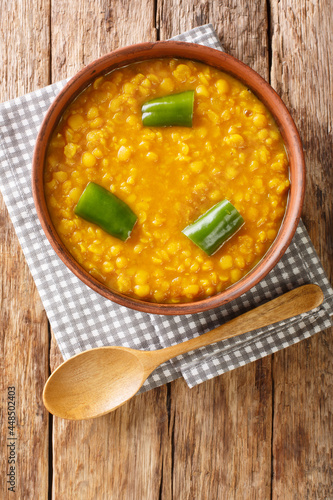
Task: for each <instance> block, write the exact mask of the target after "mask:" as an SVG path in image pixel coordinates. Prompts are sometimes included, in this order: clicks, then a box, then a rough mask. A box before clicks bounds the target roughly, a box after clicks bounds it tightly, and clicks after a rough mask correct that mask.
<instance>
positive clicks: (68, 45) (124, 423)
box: [51, 0, 171, 500]
mask: <svg viewBox="0 0 333 500" xmlns="http://www.w3.org/2000/svg"><path fill="white" fill-rule="evenodd" d="M74 18H75V26H74V30H73V19H74ZM155 39H156V30H155V27H154V4H153V1H150V0H140V1H136V2H112V3H110V2H108V1H106V0H105V1H104V0H100V1H99V2H93V1H86V0H80V1H77V2H73V3H71V2H67V1H65V0H62V1H57V2H54V3H53V7H52V79H53V81H56V80H59V79H61V78H65V77H67V76H71V75H72V74H74V73H75V72H76V71H77V70H79V69H80V68H81V67H82V66H83V65H85V64H87V63H89V62H90V61H92V60H93V59H95V58H96V57H98V56H100V55H102V54H104V53H107V52H109V51H110V50H112V49H115V48H117V47H118V46H124V45H129V44H131V43H137V42H139V41H144V40H146V41H152V40H155ZM61 361H62V359H61V355H60V353H59V351H58V348H57V347H56V345H55V342H54V341H53V347H52V351H51V364H52V368H53V369H54V368H55V367H56V366H57V365H58V364H59V363H60V362H61ZM166 408H167V388H166V387H162V388H159V389H156V390H154V391H150V392H149V393H146V394H142V395H140V396H137V397H136V398H134V399H133V400H132V401H131V402H130V403H129V404H128V405H126V406H124V407H122V408H119V409H118V410H117V411H116V412H114V413H112V414H110V415H107V416H105V417H102V418H100V419H96V420H90V421H85V422H69V421H65V420H61V419H58V418H54V420H53V422H54V427H53V464H54V471H53V488H52V496H53V498H54V499H59V498H84V499H85V500H89V499H95V498H98V500H104V499H107V500H109V499H110V498H112V499H119V498H121V499H124V500H125V499H133V500H134V499H137V498H142V499H148V498H149V499H150V498H151V499H157V498H159V495H160V492H163V493H164V498H165V499H168V498H171V497H170V481H169V482H168V481H167V480H166V476H165V474H164V473H163V471H164V470H168V469H169V470H170V465H169V466H168V462H169V457H170V456H171V449H170V445H169V443H170V439H169V436H168V418H167V409H166ZM64 478H66V479H65V480H64Z"/></svg>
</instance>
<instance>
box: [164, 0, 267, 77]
mask: <svg viewBox="0 0 333 500" xmlns="http://www.w3.org/2000/svg"><path fill="white" fill-rule="evenodd" d="M207 23H212V25H213V27H214V29H215V31H216V33H217V34H218V37H219V39H220V41H221V43H222V45H223V47H224V49H225V51H226V52H227V53H228V54H231V55H232V56H235V57H237V58H238V59H240V60H241V61H243V62H244V63H245V64H248V65H249V66H251V68H253V69H255V70H256V71H258V73H259V74H260V75H261V76H262V77H263V78H266V80H268V78H269V64H268V62H269V49H268V36H267V29H268V22H267V6H266V1H265V0H259V1H257V2H251V3H250V4H249V2H248V1H247V0H226V1H224V2H204V1H202V0H195V1H192V2H190V1H189V0H158V2H157V27H158V29H159V36H160V39H161V40H166V39H167V38H171V37H172V36H176V35H179V34H180V33H183V32H184V31H188V30H190V29H191V28H195V27H196V26H201V25H203V24H207Z"/></svg>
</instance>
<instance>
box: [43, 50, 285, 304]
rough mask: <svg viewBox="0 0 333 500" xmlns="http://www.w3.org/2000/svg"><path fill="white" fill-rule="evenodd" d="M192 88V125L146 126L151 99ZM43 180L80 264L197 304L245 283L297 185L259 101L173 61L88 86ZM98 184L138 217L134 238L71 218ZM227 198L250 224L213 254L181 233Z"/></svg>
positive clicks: (114, 284)
mask: <svg viewBox="0 0 333 500" xmlns="http://www.w3.org/2000/svg"><path fill="white" fill-rule="evenodd" d="M188 91H192V95H193V96H194V104H193V120H192V125H191V124H190V126H182V125H169V126H163V125H162V126H161V125H160V126H152V125H150V126H147V125H144V124H143V114H142V107H143V106H144V105H145V103H147V102H150V101H151V100H154V99H157V98H162V97H164V96H172V95H174V94H180V93H182V92H188ZM44 182H45V193H46V199H47V205H48V210H49V213H50V216H51V219H52V221H53V224H54V226H55V228H56V230H57V232H58V234H59V236H60V238H61V239H62V241H63V243H64V244H65V246H66V247H67V249H68V250H69V252H70V253H71V254H72V255H73V257H74V258H75V259H76V261H77V262H78V263H79V264H80V265H81V266H82V267H83V268H84V269H86V270H87V271H88V272H89V273H90V274H91V275H92V276H94V277H95V278H97V279H98V280H99V281H101V282H102V283H104V284H105V285H106V286H107V287H109V288H111V289H113V290H115V291H118V292H121V293H123V294H125V295H128V296H130V297H134V298H140V299H143V300H147V301H151V302H158V303H178V302H191V301H196V300H200V299H203V298H206V297H208V296H211V295H214V294H217V293H219V292H221V291H223V290H225V289H226V288H228V287H230V286H231V285H232V284H233V283H236V282H237V281H239V280H240V279H242V277H243V276H245V275H246V274H247V273H248V272H249V271H250V270H251V269H252V268H253V267H254V266H255V265H256V264H257V263H258V262H259V261H260V260H261V259H262V258H263V256H264V255H265V253H266V252H267V250H268V248H269V247H270V246H271V244H272V242H273V241H274V239H275V237H276V235H277V233H278V231H279V228H280V225H281V222H282V219H283V216H284V213H285V208H286V203H287V196H288V190H289V184H290V182H289V168H288V157H287V154H286V151H285V147H284V143H283V140H282V137H281V135H280V132H279V130H278V127H277V125H276V123H275V122H274V119H273V118H272V116H271V114H270V113H269V112H268V110H267V109H266V107H265V106H264V105H263V104H262V103H261V102H260V101H259V100H258V98H257V97H256V96H255V95H254V94H253V93H252V92H251V91H250V90H249V89H248V88H247V87H246V86H244V84H242V83H241V82H239V81H238V80H236V79H235V78H233V77H231V76H230V75H228V74H225V73H223V72H221V71H219V70H217V69H214V68H212V67H210V66H207V65H205V64H202V63H199V62H194V61H190V60H178V59H155V60H147V61H143V62H140V63H135V64H132V65H129V66H126V67H124V68H120V69H117V70H114V71H112V72H110V73H109V74H106V75H105V76H101V77H98V78H97V79H96V80H95V81H94V82H93V83H92V84H90V85H89V86H88V87H87V88H86V89H85V90H84V91H83V92H82V93H81V94H80V95H79V96H78V97H77V98H76V99H75V100H74V101H73V102H72V103H71V104H70V105H69V106H68V108H67V109H66V110H65V112H64V113H63V116H62V118H61V120H60V122H59V124H58V125H57V127H56V129H55V131H54V133H53V135H52V137H51V140H50V143H49V146H48V151H47V157H46V164H45V172H44ZM91 185H97V187H100V188H104V189H103V192H104V194H106V195H108V193H112V194H113V195H115V197H117V198H114V200H120V202H121V203H123V205H124V206H125V207H127V208H128V209H129V211H130V213H133V214H134V220H133V224H132V226H133V228H132V230H131V231H129V237H128V238H127V239H126V238H123V239H121V238H120V237H115V236H113V235H112V234H109V233H108V232H106V231H105V230H103V229H102V228H101V227H100V226H98V225H96V224H94V223H93V222H91V221H90V222H89V221H88V220H85V219H84V218H82V217H80V215H76V213H75V211H76V207H77V206H78V202H79V200H80V198H81V197H82V194H83V193H84V191H85V190H86V188H87V186H91ZM223 200H227V202H226V203H228V202H229V203H230V204H232V206H233V207H234V209H235V211H236V212H237V213H238V214H241V217H242V218H243V222H244V223H243V224H242V225H241V227H239V228H238V230H237V231H236V232H235V233H234V234H233V235H232V236H231V237H230V238H229V239H227V241H225V242H224V243H223V245H221V246H220V247H219V248H218V249H217V251H215V252H213V253H212V254H211V255H209V253H207V252H205V251H204V250H203V249H202V248H200V247H199V246H198V245H197V244H195V242H194V241H192V240H191V239H190V238H189V237H187V235H186V232H183V231H184V229H185V228H186V227H188V226H190V225H191V224H193V223H194V222H195V221H197V219H198V218H200V216H202V215H203V214H205V213H206V212H207V211H209V210H210V209H211V208H212V207H214V206H215V205H217V204H219V203H220V202H223ZM123 240H124V241H123Z"/></svg>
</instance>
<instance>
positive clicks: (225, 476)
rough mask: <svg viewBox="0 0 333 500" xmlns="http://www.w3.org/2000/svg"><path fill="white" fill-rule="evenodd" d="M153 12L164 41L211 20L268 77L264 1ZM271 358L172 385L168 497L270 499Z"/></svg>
mask: <svg viewBox="0 0 333 500" xmlns="http://www.w3.org/2000/svg"><path fill="white" fill-rule="evenodd" d="M157 13H158V20H157V24H158V27H159V34H160V38H161V39H167V38H170V37H172V36H174V35H177V34H179V33H180V32H182V31H187V30H189V29H191V28H194V27H195V26H198V25H202V24H206V23H209V22H210V23H212V24H213V26H214V28H215V29H216V31H217V33H218V35H219V38H220V40H221V42H222V44H223V46H224V48H225V50H226V52H228V53H230V54H232V55H234V56H236V57H238V58H239V59H241V60H242V61H244V62H245V63H247V64H249V65H250V66H251V67H252V68H253V69H255V70H256V71H258V72H259V73H260V74H261V75H262V76H263V77H264V78H266V79H268V78H269V51H268V36H267V28H268V21H267V8H266V2H264V1H259V2H251V5H250V6H249V5H248V2H247V1H246V0H242V1H236V0H229V1H226V2H223V4H222V2H201V1H194V2H189V1H178V0H171V1H170V0H168V1H166V0H165V1H164V0H159V2H158V9H157ZM271 358H272V357H268V358H265V359H263V360H260V361H257V362H256V363H252V364H250V365H247V366H245V367H243V368H241V369H238V370H235V371H234V372H231V373H227V374H225V375H222V376H221V377H218V378H217V379H214V380H212V381H209V382H206V383H204V384H202V385H200V386H199V387H196V388H194V389H192V390H191V391H189V390H188V388H187V386H186V385H185V383H184V381H181V380H179V381H176V382H175V383H173V384H171V387H170V402H171V416H170V428H171V431H170V433H171V437H172V443H171V445H172V449H173V454H172V456H173V462H172V484H173V491H172V492H173V498H181V499H188V500H192V499H194V498H195V499H199V498H200V499H201V498H202V499H204V498H205V499H206V498H207V499H208V498H214V499H220V498H221V499H222V498H228V499H239V498H247V499H250V498H256V499H258V498H260V499H267V498H269V497H270V488H271V426H272V399H271V395H272V380H271Z"/></svg>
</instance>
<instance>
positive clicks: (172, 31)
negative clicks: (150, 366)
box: [0, 0, 333, 500]
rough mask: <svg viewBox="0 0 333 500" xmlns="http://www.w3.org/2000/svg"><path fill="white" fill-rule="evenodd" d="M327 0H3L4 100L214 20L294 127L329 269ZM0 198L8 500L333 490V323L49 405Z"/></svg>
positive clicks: (31, 291)
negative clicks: (10, 406)
mask: <svg viewBox="0 0 333 500" xmlns="http://www.w3.org/2000/svg"><path fill="white" fill-rule="evenodd" d="M319 3H320V6H319ZM330 7H331V2H330V0H322V1H321V2H319V1H315V0H312V1H311V0H302V1H299V0H257V1H254V0H251V1H247V0H238V1H236V0H222V1H215V2H204V1H200V0H194V1H189V0H169V1H167V0H132V1H130V0H122V1H121V2H120V1H118V2H117V1H116V0H96V1H93V0H71V1H68V0H31V1H29V0H2V2H1V17H0V19H1V21H0V23H1V24H0V30H1V33H0V47H1V49H0V53H1V54H2V63H1V65H0V100H1V101H5V100H7V99H10V98H13V97H16V96H19V95H22V94H24V93H26V92H30V91H33V90H35V89H37V88H41V87H44V86H45V85H48V84H50V83H51V82H55V81H57V80H60V79H63V78H65V77H68V76H71V75H73V74H74V73H75V72H76V71H77V70H79V69H80V68H81V67H82V66H83V65H85V64H87V63H89V62H90V61H92V60H93V59H95V58H96V57H98V56H101V55H102V54H105V53H107V52H109V51H111V50H112V49H115V48H117V47H121V46H125V45H128V44H132V43H136V42H140V41H153V40H158V39H161V40H163V39H167V38H169V37H171V36H174V35H176V34H179V33H180V32H182V31H186V30H189V29H190V28H193V27H195V26H198V25H201V24H205V23H208V22H211V23H212V24H213V25H214V27H215V28H216V30H217V33H218V35H219V37H220V39H221V41H222V44H223V45H224V47H225V49H226V51H227V52H229V53H230V54H232V55H234V56H236V57H238V58H239V59H241V60H242V61H244V62H245V63H247V64H249V65H250V66H251V67H252V68H254V69H255V70H257V71H258V72H259V73H260V74H261V75H262V76H263V77H264V78H265V79H266V80H268V81H270V82H271V84H272V86H273V87H274V88H275V89H276V90H277V92H278V93H279V95H280V96H281V97H282V98H283V100H284V102H285V103H286V105H287V106H288V108H289V110H290V111H291V113H292V115H293V117H294V119H295V121H296V124H297V125H298V127H299V130H300V133H301V136H302V140H303V144H304V150H305V154H306V161H307V181H308V182H307V189H306V199H305V206H304V212H303V220H304V222H305V225H306V227H307V229H308V231H309V233H310V236H311V238H312V241H313V243H314V245H315V247H316V250H317V251H318V253H319V256H320V258H321V260H322V263H323V266H324V268H325V270H326V272H327V273H328V275H329V276H331V277H332V253H333V245H332V195H333V186H332V182H333V176H332V166H331V163H332V157H333V148H332V135H329V134H330V133H331V132H332V109H333V108H332V100H331V99H332V94H330V91H332V85H333V81H332V57H331V52H330V48H332V33H333V29H332V28H333V26H332V24H331V26H330V25H329V24H330V17H332V12H331V9H330ZM330 42H331V47H330ZM1 203H2V204H1V233H0V243H1V273H2V286H1V357H0V359H1V361H0V363H1V367H0V368H1V375H2V376H1V379H2V385H3V387H2V389H3V390H2V392H1V394H2V405H1V429H2V430H1V492H0V498H1V499H7V498H14V497H15V498H19V499H22V500H28V499H34V500H35V499H38V500H43V499H47V498H53V499H56V500H58V499H59V500H67V499H68V500H69V499H74V500H88V499H97V500H104V499H108V500H109V499H112V500H113V499H115V500H158V499H162V500H170V499H175V500H176V499H177V500H182V499H188V500H203V499H209V500H220V499H227V500H230V499H237V500H239V499H250V498H255V499H268V498H271V497H272V498H274V499H277V498H279V499H287V500H290V499H302V500H303V499H332V498H333V474H332V464H333V462H332V442H333V438H332V435H333V422H332V412H333V390H332V389H333V370H332V354H333V352H332V351H333V338H332V331H326V332H324V333H320V334H318V335H315V336H314V337H312V338H310V339H308V340H305V341H303V342H301V343H300V344H297V345H295V346H293V347H290V348H288V349H285V350H283V351H281V352H278V353H276V354H274V355H273V356H269V357H266V358H264V359H262V360H260V361H257V362H256V363H252V364H250V365H247V366H244V367H243V368H240V369H238V370H235V371H233V372H231V373H228V374H225V375H223V376H221V377H219V378H216V379H214V380H212V381H210V382H206V383H204V384H202V385H201V386H199V387H196V388H194V389H192V390H189V389H188V388H187V386H186V384H185V382H184V381H183V380H177V381H175V382H173V383H171V384H168V385H166V386H163V387H160V388H158V389H155V390H153V391H150V392H148V393H146V394H143V395H140V396H138V397H136V398H134V399H133V400H132V401H131V402H130V403H129V404H128V405H126V406H124V407H122V408H120V409H119V410H117V411H116V412H114V413H113V414H110V415H107V416H105V417H103V418H99V419H97V420H91V421H86V422H69V421H64V420H60V419H58V418H53V417H52V416H51V415H49V414H48V413H47V412H46V410H45V408H44V407H43V404H42V397H41V396H42V388H43V385H44V382H45V380H46V378H47V377H48V375H49V373H50V370H53V369H54V368H55V367H56V366H57V365H58V364H59V363H60V362H61V355H60V353H59V351H58V348H57V346H56V344H55V342H54V339H53V338H52V335H51V334H50V329H49V325H48V321H47V318H46V315H45V312H44V310H43V306H42V304H41V301H40V298H39V296H38V293H37V291H36V288H35V285H34V282H33V280H32V277H31V275H30V273H29V270H28V268H27V265H26V263H25V259H24V256H23V254H22V251H21V249H20V246H19V244H18V241H17V238H16V235H15V232H14V230H13V226H12V223H11V221H10V219H9V217H8V214H7V211H6V208H5V206H4V204H3V202H1ZM8 386H15V387H16V405H17V406H16V413H17V421H18V424H17V438H18V439H17V445H16V450H17V477H16V496H15V494H13V493H11V492H8V491H7V485H6V480H7V479H6V473H7V472H8V465H7V458H8V449H7V448H6V437H7V403H6V398H7V387H8Z"/></svg>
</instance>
